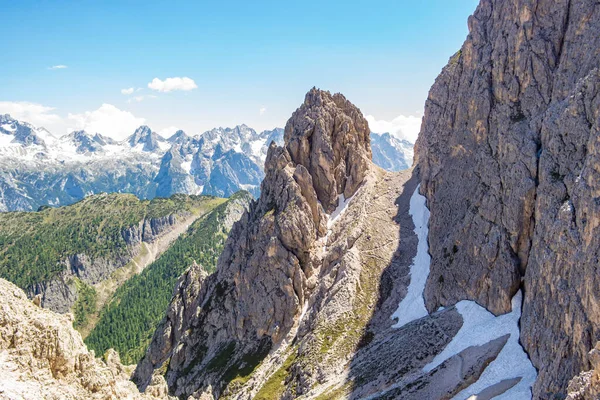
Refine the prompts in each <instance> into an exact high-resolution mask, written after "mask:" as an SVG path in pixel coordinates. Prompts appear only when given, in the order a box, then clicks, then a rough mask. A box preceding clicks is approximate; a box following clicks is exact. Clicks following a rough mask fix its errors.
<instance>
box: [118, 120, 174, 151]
mask: <svg viewBox="0 0 600 400" xmlns="http://www.w3.org/2000/svg"><path fill="white" fill-rule="evenodd" d="M127 141H128V142H129V145H130V146H131V147H135V146H137V145H138V144H143V150H144V151H154V150H156V149H158V148H159V144H158V142H164V141H165V139H164V138H162V137H161V136H160V135H159V134H157V133H156V132H153V131H152V129H150V127H148V126H146V125H143V126H140V127H139V128H137V129H136V130H135V132H134V133H133V135H131V136H130V137H129V138H128V139H127Z"/></svg>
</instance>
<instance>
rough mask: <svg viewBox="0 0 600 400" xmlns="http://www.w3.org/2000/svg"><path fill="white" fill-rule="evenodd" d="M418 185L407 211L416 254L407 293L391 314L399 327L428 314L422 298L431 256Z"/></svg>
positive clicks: (426, 220)
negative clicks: (411, 222)
mask: <svg viewBox="0 0 600 400" xmlns="http://www.w3.org/2000/svg"><path fill="white" fill-rule="evenodd" d="M419 187H420V185H419V186H417V188H416V189H415V192H414V193H413V195H412V197H411V198H410V209H409V213H410V215H411V216H412V219H413V223H414V225H415V234H416V235H417V238H418V240H419V243H418V244H417V255H416V256H415V257H414V258H413V261H412V265H411V266H410V284H409V285H408V293H406V297H404V299H402V301H401V302H400V304H399V305H398V309H396V311H395V312H394V314H393V315H392V319H397V320H398V322H397V323H396V324H395V325H394V326H393V328H400V327H402V326H404V325H406V324H408V323H409V322H411V321H414V320H416V319H419V318H423V317H425V316H426V315H428V312H427V309H426V308H425V300H424V299H423V291H424V290H425V283H426V282H427V276H429V264H430V263H431V257H430V256H429V244H428V242H427V235H428V233H429V227H428V224H429V209H428V208H427V205H426V202H425V196H421V194H420V193H419Z"/></svg>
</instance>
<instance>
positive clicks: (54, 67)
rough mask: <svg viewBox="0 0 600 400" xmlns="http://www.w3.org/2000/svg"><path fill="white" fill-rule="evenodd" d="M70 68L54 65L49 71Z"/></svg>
mask: <svg viewBox="0 0 600 400" xmlns="http://www.w3.org/2000/svg"><path fill="white" fill-rule="evenodd" d="M67 68H69V67H67V66H66V65H63V64H60V65H53V66H51V67H48V69H67Z"/></svg>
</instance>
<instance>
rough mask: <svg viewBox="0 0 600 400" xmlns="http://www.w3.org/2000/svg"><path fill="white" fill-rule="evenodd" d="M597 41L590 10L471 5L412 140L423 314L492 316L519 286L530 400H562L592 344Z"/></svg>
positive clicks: (563, 4) (577, 5)
mask: <svg viewBox="0 0 600 400" xmlns="http://www.w3.org/2000/svg"><path fill="white" fill-rule="evenodd" d="M598 32H600V6H599V4H598V2H596V1H591V0H571V1H542V0H539V1H524V0H511V1H495V0H482V1H481V4H480V5H479V7H478V8H477V11H476V12H475V14H474V15H473V16H472V17H471V18H470V19H469V36H468V37H467V40H466V41H465V43H464V45H463V47H462V49H461V50H460V51H459V52H458V53H457V54H456V55H455V56H454V57H452V58H451V59H450V62H449V64H448V65H447V66H446V67H445V68H444V70H443V71H442V73H441V75H440V76H439V77H438V78H437V80H436V82H435V84H434V86H433V87H432V89H431V91H430V93H429V97H428V99H427V103H426V108H425V116H424V119H423V126H422V130H421V134H420V136H419V140H418V141H417V144H416V147H417V149H416V159H417V164H418V166H419V170H420V174H421V190H422V193H424V194H425V196H426V197H427V199H428V204H429V207H430V210H431V219H430V231H429V243H430V252H431V256H432V262H431V274H430V275H429V279H428V282H427V287H426V291H425V298H426V304H427V308H428V309H429V310H430V311H432V310H435V309H437V308H438V307H439V306H445V305H451V304H454V303H456V302H457V301H458V300H461V299H473V300H476V301H477V302H478V303H479V304H481V305H484V306H485V307H487V308H488V309H489V310H491V311H492V312H494V313H496V314H501V313H505V312H507V311H509V310H510V306H511V303H510V299H511V298H512V297H513V295H514V294H515V293H516V292H517V290H518V289H519V287H523V288H524V306H523V317H522V320H521V329H522V330H521V341H522V343H523V344H524V346H525V349H526V350H527V351H528V352H529V355H530V357H531V359H532V361H533V363H534V365H535V366H536V367H537V368H538V370H539V378H538V379H537V382H536V385H535V388H534V397H535V398H543V399H548V398H562V397H561V396H564V395H565V393H566V388H567V383H568V381H569V379H570V378H571V377H572V376H573V375H576V374H578V373H579V372H580V371H582V370H585V369H588V368H589V362H588V359H587V353H588V351H589V350H590V349H591V348H592V347H593V346H594V344H595V343H596V341H598V339H600V325H599V324H600V314H599V312H598V309H599V308H598V304H599V301H600V294H599V293H600V292H599V291H598V290H597V288H598V284H599V283H600V282H598V274H597V273H596V268H597V263H598V259H597V256H598V255H597V253H598V248H599V247H600V242H599V241H598V238H599V237H600V236H599V235H598V234H599V233H600V232H599V231H598V225H599V223H598V217H597V216H598V215H599V211H600V210H599V209H598V207H599V202H598V201H597V200H598V165H599V163H598V154H597V153H598V150H597V149H598V140H599V137H600V135H599V133H600V132H599V130H600V96H598V94H599V91H600V79H599V78H600V73H599V71H598V65H600V64H599V62H600V35H598Z"/></svg>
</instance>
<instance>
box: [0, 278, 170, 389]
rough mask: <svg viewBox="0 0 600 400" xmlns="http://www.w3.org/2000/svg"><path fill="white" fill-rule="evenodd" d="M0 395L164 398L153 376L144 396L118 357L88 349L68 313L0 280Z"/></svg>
mask: <svg viewBox="0 0 600 400" xmlns="http://www.w3.org/2000/svg"><path fill="white" fill-rule="evenodd" d="M0 304H1V306H0V398H1V399H10V400H13V399H42V398H44V399H57V400H58V399H69V400H70V399H72V400H76V399H83V398H89V399H115V398H116V399H125V398H127V399H148V400H149V399H165V400H166V399H167V398H168V396H167V393H166V392H167V388H166V385H165V382H164V379H163V380H162V381H161V377H156V378H155V379H154V381H153V382H152V383H151V385H150V387H149V389H148V390H147V391H146V393H145V394H140V393H139V391H138V390H137V388H136V387H135V385H134V384H133V382H131V381H129V379H128V378H129V374H128V372H127V368H126V367H124V366H123V365H121V363H120V361H119V356H118V354H116V353H115V352H114V351H108V352H107V354H106V355H105V361H103V360H100V359H97V358H95V356H94V353H93V352H89V351H88V350H87V348H86V347H85V345H84V344H83V341H82V340H81V335H80V334H79V333H78V332H77V331H75V330H74V329H73V327H72V326H71V324H72V321H71V319H70V317H69V316H64V315H59V314H55V313H53V312H51V311H48V310H44V309H42V308H40V307H38V306H36V305H34V304H33V303H32V302H31V301H29V300H28V299H27V297H26V296H25V293H23V291H22V290H21V289H19V288H17V287H16V286H15V285H13V284H12V283H9V282H7V281H5V280H3V279H0Z"/></svg>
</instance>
